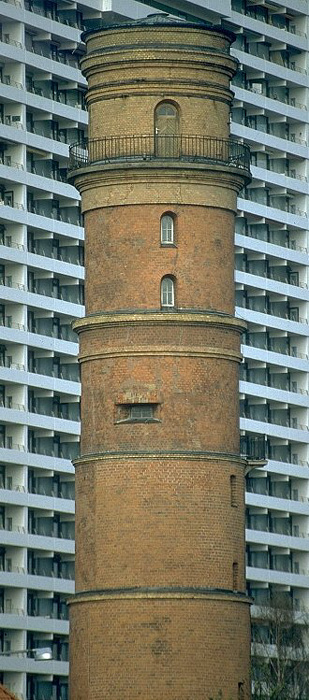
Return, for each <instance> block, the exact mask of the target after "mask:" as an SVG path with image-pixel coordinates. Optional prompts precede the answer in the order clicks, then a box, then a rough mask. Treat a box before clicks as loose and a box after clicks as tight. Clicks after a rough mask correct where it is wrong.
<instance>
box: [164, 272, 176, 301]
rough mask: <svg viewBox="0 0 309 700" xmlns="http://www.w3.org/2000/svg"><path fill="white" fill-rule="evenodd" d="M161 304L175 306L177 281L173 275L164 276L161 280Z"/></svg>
mask: <svg viewBox="0 0 309 700" xmlns="http://www.w3.org/2000/svg"><path fill="white" fill-rule="evenodd" d="M161 306H162V307H164V308H166V307H171V306H175V283H174V280H173V279H172V277H163V279H162V280H161Z"/></svg>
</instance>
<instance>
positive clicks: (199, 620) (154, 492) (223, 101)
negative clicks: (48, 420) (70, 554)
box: [70, 14, 250, 700]
mask: <svg viewBox="0 0 309 700" xmlns="http://www.w3.org/2000/svg"><path fill="white" fill-rule="evenodd" d="M84 38H85V42H86V46H87V52H86V55H85V57H84V58H83V59H82V70H83V73H84V75H85V76H86V78H87V80H88V93H87V105H88V110H89V141H88V144H87V146H86V145H85V146H83V145H80V144H79V145H77V146H73V147H72V148H71V179H72V180H73V181H74V183H75V185H76V187H77V188H78V189H79V191H80V192H81V195H82V208H83V212H84V216H85V229H86V316H85V318H84V319H82V320H79V321H77V322H76V323H75V329H76V330H77V332H78V333H79V336H80V363H81V379H82V439H81V455H80V457H79V458H78V459H77V460H76V462H75V466H76V492H77V493H76V501H77V515H76V530H77V532H76V544H77V555H76V557H77V558H76V595H75V597H74V598H73V601H72V603H71V605H70V619H71V644H70V648H71V658H70V662H71V667H70V668H71V670H70V674H71V676H70V687H71V690H70V693H71V695H70V697H71V700H208V699H209V698H211V697H217V695H218V693H219V692H220V691H222V694H223V698H224V700H225V698H226V700H230V699H231V700H248V698H249V697H250V681H249V651H250V650H249V647H250V641H249V604H248V599H247V598H246V595H245V579H244V471H245V460H244V459H243V458H241V456H240V450H239V427H238V422H239V416H238V366H239V362H240V359H241V358H240V333H241V331H242V330H243V324H242V322H241V321H239V320H238V319H236V318H235V317H234V285H233V270H234V264H233V244H234V241H233V234H234V216H235V210H236V198H237V194H238V192H239V190H240V189H241V187H243V185H244V184H245V182H246V181H248V178H249V154H248V151H247V150H246V147H245V146H244V145H242V144H239V143H237V142H235V141H231V140H230V139H229V112H230V104H231V100H232V93H231V91H230V87H229V86H230V80H231V78H232V76H233V75H234V73H235V70H236V61H235V59H234V58H232V57H231V56H230V53H229V48H230V44H231V41H232V40H233V36H232V35H231V33H230V32H228V31H225V30H223V29H221V28H220V27H210V26H208V25H205V24H192V23H189V22H185V21H181V20H177V19H176V20H175V19H174V18H171V17H169V16H166V15H162V14H160V15H152V16H149V17H147V18H146V19H142V20H137V21H130V22H127V23H125V24H121V25H117V24H113V25H109V26H103V27H101V28H98V27H96V28H94V29H89V30H88V31H87V32H85V34H84Z"/></svg>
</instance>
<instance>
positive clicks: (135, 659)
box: [71, 598, 249, 700]
mask: <svg viewBox="0 0 309 700" xmlns="http://www.w3.org/2000/svg"><path fill="white" fill-rule="evenodd" d="M244 607H247V606H244V605H242V604H239V605H237V604H236V605H235V603H231V602H229V601H226V602H225V601H223V600H216V599H212V598H210V599H209V600H206V601H203V600H189V599H179V600H159V601H155V600H151V599H150V600H113V601H100V602H93V603H89V604H85V603H84V604H80V605H78V606H77V605H76V606H74V607H73V606H72V609H71V625H72V631H73V633H74V634H73V640H75V642H76V643H78V650H80V652H81V653H80V656H79V671H80V681H79V684H78V685H77V686H76V693H75V695H74V700H84V699H85V698H91V700H102V699H103V698H104V699H106V700H114V698H121V699H122V700H132V698H139V699H143V700H146V699H147V700H148V699H149V698H153V699H155V700H171V699H172V700H179V698H181V699H182V700H192V699H193V698H203V700H208V698H210V697H217V688H218V685H219V684H220V687H221V689H222V691H223V693H224V695H223V698H224V700H229V699H230V698H233V699H234V698H235V699H236V698H238V683H239V682H242V681H244V695H245V697H248V695H249V690H248V685H247V684H248V681H247V668H248V664H249V647H248V645H247V646H245V645H241V644H240V643H239V640H240V639H244V638H247V637H248V635H249V624H248V623H249V618H248V616H247V615H243V614H242V613H243V611H242V608H244ZM71 653H72V654H74V653H75V647H74V641H73V647H72V648H71ZM89 677H91V679H92V683H91V692H90V686H89ZM219 679H220V680H219ZM218 680H219V682H218Z"/></svg>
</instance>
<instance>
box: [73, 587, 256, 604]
mask: <svg viewBox="0 0 309 700" xmlns="http://www.w3.org/2000/svg"><path fill="white" fill-rule="evenodd" d="M162 598H163V599H166V600H182V599H190V600H209V599H211V600H222V599H223V600H226V601H227V602H234V601H237V602H240V603H245V604H247V605H250V604H251V602H252V601H251V599H250V598H248V596H247V595H246V593H242V592H239V591H231V590H229V589H225V588H222V589H221V588H202V587H198V586H197V587H195V586H162V587H160V586H153V587H148V586H139V587H136V588H118V589H112V588H108V589H101V590H94V591H81V592H80V593H76V594H75V595H73V596H72V597H70V600H69V601H68V604H69V605H74V604H76V603H95V602H98V601H110V600H128V599H129V600H149V599H151V600H153V599H161V600H162Z"/></svg>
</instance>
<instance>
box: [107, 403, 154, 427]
mask: <svg viewBox="0 0 309 700" xmlns="http://www.w3.org/2000/svg"><path fill="white" fill-rule="evenodd" d="M116 422H117V423H153V422H158V404H157V403H134V404H118V407H117V419H116Z"/></svg>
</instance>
